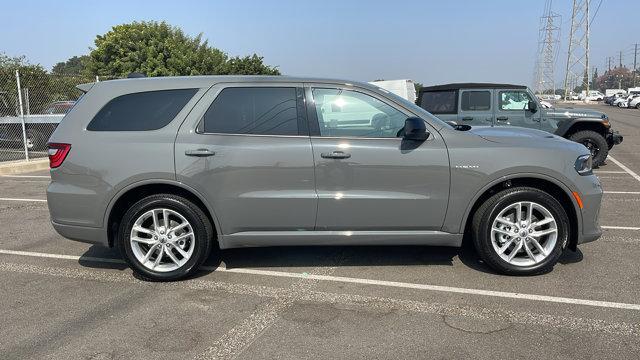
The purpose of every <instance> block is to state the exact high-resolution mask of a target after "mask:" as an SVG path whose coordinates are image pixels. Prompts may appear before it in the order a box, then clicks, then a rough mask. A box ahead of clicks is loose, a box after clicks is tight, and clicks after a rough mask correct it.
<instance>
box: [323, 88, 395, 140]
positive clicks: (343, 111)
mask: <svg viewBox="0 0 640 360" xmlns="http://www.w3.org/2000/svg"><path fill="white" fill-rule="evenodd" d="M313 100H314V103H315V107H316V114H317V116H318V125H319V126H320V135H321V136H352V137H397V135H398V131H399V130H400V129H402V128H403V127H404V121H405V120H406V119H407V116H406V115H405V114H403V113H402V112H400V111H398V110H397V109H395V108H393V107H391V106H389V105H387V104H385V103H384V102H382V101H380V100H378V99H376V98H374V97H372V96H369V95H367V94H363V93H360V92H357V91H349V90H342V89H313Z"/></svg>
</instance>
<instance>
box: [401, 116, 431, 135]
mask: <svg viewBox="0 0 640 360" xmlns="http://www.w3.org/2000/svg"><path fill="white" fill-rule="evenodd" d="M403 130H404V135H403V138H404V139H405V140H413V141H425V140H427V138H428V137H429V133H428V132H427V126H426V125H425V124H424V120H422V119H420V118H418V117H410V118H408V119H407V120H405V121H404V129H403Z"/></svg>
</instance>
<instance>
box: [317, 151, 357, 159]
mask: <svg viewBox="0 0 640 360" xmlns="http://www.w3.org/2000/svg"><path fill="white" fill-rule="evenodd" d="M320 156H322V157H323V158H325V159H348V158H350V157H351V154H349V153H346V152H344V151H332V152H328V153H322V154H320Z"/></svg>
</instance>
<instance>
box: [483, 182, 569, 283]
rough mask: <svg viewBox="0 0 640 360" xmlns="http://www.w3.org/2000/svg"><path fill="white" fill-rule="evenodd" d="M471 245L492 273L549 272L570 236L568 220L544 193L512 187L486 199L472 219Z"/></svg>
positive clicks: (549, 196)
mask: <svg viewBox="0 0 640 360" xmlns="http://www.w3.org/2000/svg"><path fill="white" fill-rule="evenodd" d="M473 235H474V244H475V247H476V250H477V251H478V254H479V255H480V257H481V258H482V259H483V260H484V261H485V263H487V264H488V265H489V266H491V267H492V268H493V269H495V270H497V271H499V272H501V273H504V274H509V275H531V274H537V273H542V272H546V271H548V270H551V268H553V266H554V265H555V264H556V263H557V262H558V259H559V258H560V256H561V255H562V251H563V249H564V248H565V246H566V244H567V240H568V236H569V219H568V217H567V214H566V212H565V210H564V208H563V207H562V205H560V203H559V202H558V201H557V200H556V199H555V198H553V197H552V196H551V195H549V194H547V193H546V192H544V191H541V190H538V189H535V188H530V187H515V188H511V189H506V190H503V191H500V192H498V193H496V194H495V195H493V196H492V197H491V198H489V199H488V200H487V201H486V202H485V203H484V204H483V205H482V206H480V208H478V210H477V211H476V213H475V215H474V218H473Z"/></svg>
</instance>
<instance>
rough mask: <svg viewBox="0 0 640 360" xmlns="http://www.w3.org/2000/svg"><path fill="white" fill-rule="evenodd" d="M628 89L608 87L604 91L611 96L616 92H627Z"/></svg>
mask: <svg viewBox="0 0 640 360" xmlns="http://www.w3.org/2000/svg"><path fill="white" fill-rule="evenodd" d="M626 93H627V91H626V90H625V89H606V90H605V91H604V95H605V96H611V95H615V94H626Z"/></svg>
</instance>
